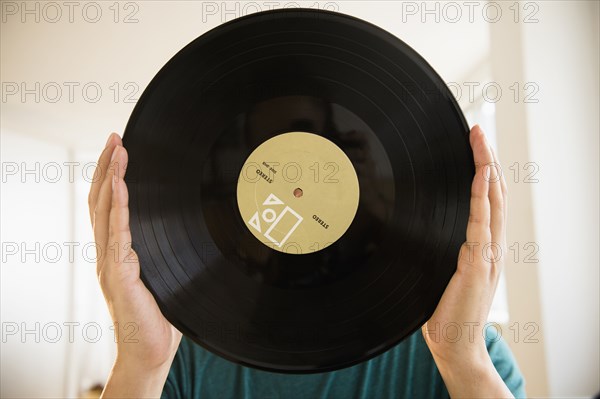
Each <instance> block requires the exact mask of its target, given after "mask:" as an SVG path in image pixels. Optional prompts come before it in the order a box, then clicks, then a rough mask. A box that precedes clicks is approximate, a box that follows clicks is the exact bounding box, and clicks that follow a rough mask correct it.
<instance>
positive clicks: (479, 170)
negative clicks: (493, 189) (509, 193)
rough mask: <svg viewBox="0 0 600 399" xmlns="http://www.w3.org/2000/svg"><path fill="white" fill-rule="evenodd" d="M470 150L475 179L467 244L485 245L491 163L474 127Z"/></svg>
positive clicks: (478, 129) (485, 143)
mask: <svg viewBox="0 0 600 399" xmlns="http://www.w3.org/2000/svg"><path fill="white" fill-rule="evenodd" d="M470 142H471V148H472V150H473V158H474V160H475V177H474V178H473V183H472V185H471V204H470V212H469V222H468V224H467V242H469V243H476V244H478V245H485V243H487V242H489V240H490V238H491V237H490V231H489V230H490V201H489V198H488V194H489V182H488V179H487V176H486V169H488V168H487V167H486V166H488V165H489V164H490V163H492V162H493V157H492V154H491V152H490V150H489V147H488V145H487V142H486V140H485V136H484V135H483V131H482V130H481V129H480V128H479V126H477V125H476V126H474V127H473V129H471V134H470Z"/></svg>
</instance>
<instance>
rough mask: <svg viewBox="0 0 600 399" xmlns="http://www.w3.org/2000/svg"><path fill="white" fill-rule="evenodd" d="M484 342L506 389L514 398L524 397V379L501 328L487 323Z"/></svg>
mask: <svg viewBox="0 0 600 399" xmlns="http://www.w3.org/2000/svg"><path fill="white" fill-rule="evenodd" d="M485 342H486V346H487V350H488V353H489V354H490V358H491V359H492V363H494V367H495V368H496V370H497V371H498V374H500V377H502V380H503V381H504V383H505V384H506V386H507V387H508V389H510V391H511V392H512V394H513V395H514V396H515V398H524V397H526V395H525V379H524V378H523V374H522V373H521V370H520V369H519V366H518V364H517V361H516V360H515V357H514V355H513V353H512V351H511V350H510V347H509V346H508V344H507V343H506V340H505V339H504V338H503V337H502V330H501V329H500V328H498V327H494V326H492V325H489V326H488V327H487V328H486V329H485Z"/></svg>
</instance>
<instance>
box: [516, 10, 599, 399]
mask: <svg viewBox="0 0 600 399" xmlns="http://www.w3.org/2000/svg"><path fill="white" fill-rule="evenodd" d="M541 11H542V12H541V14H540V17H539V18H540V22H539V23H538V24H535V25H529V26H526V27H525V29H524V30H523V37H524V47H523V48H524V53H523V54H524V60H525V76H526V80H528V81H536V82H538V84H539V87H540V92H541V94H540V102H539V103H538V104H528V106H527V116H528V119H527V120H528V132H529V143H530V149H531V159H532V160H535V162H537V163H538V164H539V166H540V171H539V178H540V182H539V183H538V184H534V185H533V186H532V188H533V200H534V204H535V206H534V208H533V212H534V218H535V230H536V236H537V240H538V242H539V246H540V253H539V255H540V256H539V257H540V268H539V277H540V287H541V301H542V303H543V307H542V310H543V314H542V316H543V320H544V327H543V328H544V334H545V340H546V359H547V361H548V366H547V368H548V383H549V388H550V390H549V392H550V394H551V395H553V396H558V397H564V396H575V395H580V396H591V395H593V394H595V393H597V392H598V391H600V356H599V350H600V347H599V338H598V337H599V329H598V324H599V317H600V316H599V315H600V308H599V303H600V298H599V296H598V292H599V290H598V284H599V280H600V276H599V273H598V270H599V258H598V245H599V242H600V237H599V236H598V222H599V221H598V217H599V215H598V206H599V205H598V203H599V198H598V184H599V176H598V170H599V164H598V159H599V154H598V147H599V143H598V137H599V132H600V130H599V109H600V103H599V97H600V93H599V87H598V85H599V65H598V56H599V49H600V43H599V42H598V12H599V3H598V2H595V1H573V2H569V3H568V4H565V3H563V2H552V1H549V2H544V3H543V7H542V8H541ZM557 27H560V28H559V29H558V28H557Z"/></svg>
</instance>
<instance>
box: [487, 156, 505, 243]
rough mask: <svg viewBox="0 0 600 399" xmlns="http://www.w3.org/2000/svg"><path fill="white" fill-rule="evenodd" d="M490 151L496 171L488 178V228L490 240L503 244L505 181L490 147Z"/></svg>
mask: <svg viewBox="0 0 600 399" xmlns="http://www.w3.org/2000/svg"><path fill="white" fill-rule="evenodd" d="M490 152H491V153H492V157H493V159H494V165H495V166H496V167H495V168H494V169H495V172H497V173H496V176H495V178H493V179H491V180H490V194H489V197H490V208H491V222H490V228H491V232H492V241H493V242H495V243H498V244H500V245H504V241H505V240H504V226H505V224H506V198H505V194H506V182H505V181H504V176H503V174H502V168H501V167H500V163H499V162H498V157H497V156H496V153H495V152H494V149H493V148H491V147H490Z"/></svg>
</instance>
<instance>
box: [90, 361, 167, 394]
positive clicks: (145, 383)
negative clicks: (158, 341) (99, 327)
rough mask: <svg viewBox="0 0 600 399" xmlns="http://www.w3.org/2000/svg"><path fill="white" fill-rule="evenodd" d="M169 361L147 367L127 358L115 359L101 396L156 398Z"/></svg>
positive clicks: (161, 388) (162, 385) (162, 383)
mask: <svg viewBox="0 0 600 399" xmlns="http://www.w3.org/2000/svg"><path fill="white" fill-rule="evenodd" d="M170 365H171V363H170V362H168V363H164V364H162V365H159V366H154V367H147V366H145V365H143V364H140V363H139V362H135V361H130V359H128V358H125V359H124V358H121V359H117V360H115V363H114V364H113V367H112V369H111V372H110V376H109V377H108V381H107V383H106V387H105V388H104V391H103V392H102V396H101V397H102V398H117V397H118V398H158V397H160V395H161V393H162V390H163V388H164V385H165V382H166V380H167V376H168V374H169V369H170Z"/></svg>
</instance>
